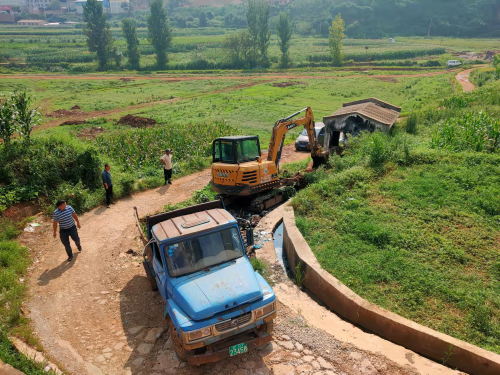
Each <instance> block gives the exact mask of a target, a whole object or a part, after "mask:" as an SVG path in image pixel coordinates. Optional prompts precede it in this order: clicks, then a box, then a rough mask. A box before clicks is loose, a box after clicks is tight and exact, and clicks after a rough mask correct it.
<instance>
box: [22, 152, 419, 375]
mask: <svg viewBox="0 0 500 375" xmlns="http://www.w3.org/2000/svg"><path fill="white" fill-rule="evenodd" d="M307 156H308V154H307V153H295V152H292V151H291V150H290V147H288V149H287V152H286V153H285V161H286V162H291V161H297V160H300V159H303V158H305V157H307ZM209 179H210V171H209V170H204V171H201V172H199V173H196V174H193V175H190V176H187V177H183V178H180V179H178V180H175V181H174V184H173V185H172V186H166V187H161V188H157V189H153V190H150V191H146V192H143V193H139V194H136V195H134V196H132V197H130V198H127V199H123V200H121V201H119V202H117V204H116V205H113V206H112V207H111V209H106V208H103V207H100V208H97V209H95V210H93V211H91V212H89V213H86V214H85V215H82V217H81V224H82V229H81V230H80V237H81V241H82V245H83V251H82V252H81V253H79V254H76V255H75V257H74V260H73V261H72V262H71V263H68V262H67V261H66V258H67V256H66V254H65V252H64V249H63V246H62V245H61V243H60V242H59V240H58V239H55V238H53V237H52V230H51V221H50V219H48V218H43V217H39V218H37V220H38V221H42V222H41V224H42V226H41V227H39V228H37V230H36V232H35V233H27V232H25V233H24V234H23V235H22V237H21V241H22V243H23V244H24V245H26V246H27V247H29V249H30V253H31V255H32V257H33V265H32V267H31V268H30V275H29V283H30V299H29V302H28V306H27V312H28V315H29V317H30V318H31V320H32V322H33V326H34V327H33V328H34V332H35V333H36V335H37V337H38V338H39V340H40V342H41V344H42V345H43V347H44V348H45V351H46V353H47V354H48V356H49V357H50V358H51V359H52V360H54V361H55V362H57V363H58V364H60V365H61V366H62V367H63V368H65V369H66V370H67V371H68V372H69V373H70V374H78V375H80V374H92V375H94V374H95V375H100V374H110V375H115V374H117V375H118V374H120V375H122V374H127V375H131V374H134V375H146V374H147V375H149V374H153V375H159V374H179V375H182V374H221V373H224V374H238V375H244V374H263V375H266V374H270V373H274V374H276V375H277V374H294V373H295V371H296V373H297V374H300V373H304V374H307V373H312V372H318V371H320V370H321V371H323V372H319V373H321V374H329V375H331V374H334V372H333V371H334V370H335V371H341V372H338V373H339V374H340V373H342V374H376V373H381V374H391V375H392V374H419V373H420V372H418V371H416V370H415V369H414V368H412V367H411V366H410V367H408V366H401V365H398V364H396V363H395V362H393V361H391V360H389V359H387V358H386V357H385V356H384V354H383V352H381V353H377V354H374V353H364V352H363V351H360V350H359V349H357V348H356V347H355V346H353V345H351V344H349V343H345V342H344V343H343V342H341V341H339V340H337V339H335V338H334V337H332V336H331V335H330V334H328V333H326V332H325V331H322V330H319V329H315V328H312V327H309V328H307V325H306V323H300V322H301V319H303V318H302V317H301V316H300V315H298V314H297V313H296V312H293V311H292V310H290V309H288V308H287V307H285V306H283V305H280V306H281V309H280V316H279V319H278V320H277V325H276V337H277V338H278V340H277V341H278V344H276V343H273V344H269V345H267V346H265V347H264V348H262V349H261V350H257V351H254V352H252V353H249V354H245V355H243V356H240V357H234V358H232V359H228V360H224V361H221V362H219V363H217V364H212V365H206V366H202V367H200V368H192V367H189V366H186V365H185V364H184V363H180V362H179V361H178V360H177V358H176V356H175V354H174V352H173V350H172V346H171V343H170V340H169V339H168V333H167V331H166V324H165V320H163V302H162V300H161V297H160V296H159V294H158V293H156V292H151V291H150V289H149V284H148V281H147V279H146V277H145V275H144V270H143V268H142V264H141V257H140V256H139V255H137V253H136V252H140V251H141V242H140V241H139V239H138V235H137V230H136V228H135V226H134V220H133V216H132V212H133V211H132V210H133V207H134V206H137V207H138V209H139V213H140V214H143V215H144V214H146V213H153V212H156V211H158V210H161V209H162V207H163V206H164V205H166V204H167V203H177V202H180V201H183V200H185V199H187V198H189V197H190V196H191V194H192V192H194V191H195V190H197V189H201V188H202V187H204V186H205V185H206V184H207V183H208V181H209ZM118 183H119V182H118ZM301 327H303V329H304V331H303V332H305V333H307V334H304V335H302V333H301V332H302V331H301ZM297 329H299V331H297ZM359 332H360V333H357V335H359V334H361V335H363V334H365V333H363V332H362V331H359ZM366 335H368V336H372V335H370V334H366ZM368 336H367V337H368ZM325 348H326V349H325ZM422 374H423V373H422Z"/></svg>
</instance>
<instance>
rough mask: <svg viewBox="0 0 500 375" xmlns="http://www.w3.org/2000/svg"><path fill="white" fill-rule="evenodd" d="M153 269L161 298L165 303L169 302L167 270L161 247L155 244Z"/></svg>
mask: <svg viewBox="0 0 500 375" xmlns="http://www.w3.org/2000/svg"><path fill="white" fill-rule="evenodd" d="M153 252H154V256H153V268H154V270H155V279H156V283H157V285H158V290H159V291H160V294H161V297H162V298H163V300H164V301H166V300H167V294H166V282H167V275H166V274H165V268H164V266H163V260H162V257H161V254H160V250H159V247H158V245H157V244H156V243H153Z"/></svg>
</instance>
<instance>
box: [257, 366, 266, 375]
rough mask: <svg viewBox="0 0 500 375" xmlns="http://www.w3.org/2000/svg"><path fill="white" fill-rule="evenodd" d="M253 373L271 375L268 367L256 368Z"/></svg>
mask: <svg viewBox="0 0 500 375" xmlns="http://www.w3.org/2000/svg"><path fill="white" fill-rule="evenodd" d="M253 375H269V369H268V368H267V367H262V368H258V369H255V370H253Z"/></svg>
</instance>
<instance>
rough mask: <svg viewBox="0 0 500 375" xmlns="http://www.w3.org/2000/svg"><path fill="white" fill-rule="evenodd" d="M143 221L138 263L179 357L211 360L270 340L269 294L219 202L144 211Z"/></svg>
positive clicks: (198, 361)
mask: <svg viewBox="0 0 500 375" xmlns="http://www.w3.org/2000/svg"><path fill="white" fill-rule="evenodd" d="M146 225H147V233H148V239H149V241H150V246H149V247H147V250H146V251H145V253H144V255H145V260H144V267H145V269H146V274H147V276H148V278H149V279H150V281H151V284H152V286H153V287H156V288H158V290H159V292H160V294H161V296H162V298H163V300H164V302H165V310H164V317H165V318H166V319H167V320H168V325H169V331H170V339H171V340H172V344H173V347H174V349H175V351H176V353H177V356H178V357H179V358H180V359H181V360H183V361H187V362H188V363H189V364H191V365H201V364H203V363H209V362H215V361H218V360H220V359H222V358H225V357H230V356H233V355H237V354H241V353H245V352H247V351H248V350H251V349H253V348H256V347H259V346H261V345H264V344H265V343H267V342H269V341H271V340H272V336H271V331H272V328H273V319H274V318H275V317H276V301H275V295H274V292H273V290H272V289H271V287H270V286H269V284H268V283H267V282H266V281H265V280H264V278H263V277H262V276H261V275H260V274H259V273H257V272H255V271H254V270H253V267H252V265H251V264H250V261H249V260H248V257H247V255H246V252H245V246H244V244H243V241H242V238H241V235H240V230H239V228H238V224H237V222H236V220H235V219H234V217H233V216H232V215H231V214H230V213H229V212H228V211H226V210H225V208H224V205H223V203H222V202H221V201H216V202H209V203H204V204H201V205H197V206H192V207H188V208H185V209H181V210H177V211H172V212H168V213H163V214H159V215H154V216H148V217H147V218H146Z"/></svg>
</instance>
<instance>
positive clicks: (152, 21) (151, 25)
mask: <svg viewBox="0 0 500 375" xmlns="http://www.w3.org/2000/svg"><path fill="white" fill-rule="evenodd" d="M150 7H151V14H150V15H149V16H148V19H147V24H148V40H149V41H150V42H151V44H152V45H153V48H154V49H155V53H156V63H157V65H158V69H164V68H165V65H166V64H167V49H168V48H169V47H170V44H171V43H172V33H171V31H170V26H169V24H168V18H167V10H166V9H165V7H164V6H163V0H152V1H151V5H150Z"/></svg>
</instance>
